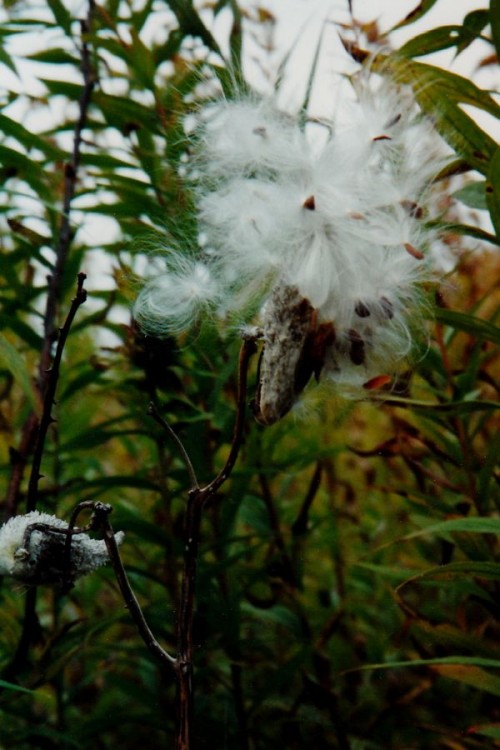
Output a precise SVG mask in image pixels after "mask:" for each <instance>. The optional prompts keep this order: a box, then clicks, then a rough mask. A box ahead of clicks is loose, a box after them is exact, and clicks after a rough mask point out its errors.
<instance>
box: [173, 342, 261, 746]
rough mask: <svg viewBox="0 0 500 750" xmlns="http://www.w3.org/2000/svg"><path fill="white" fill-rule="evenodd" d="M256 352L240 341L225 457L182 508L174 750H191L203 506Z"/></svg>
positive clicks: (236, 441) (237, 438)
mask: <svg viewBox="0 0 500 750" xmlns="http://www.w3.org/2000/svg"><path fill="white" fill-rule="evenodd" d="M255 351H256V345H255V341H254V340H252V339H247V340H244V342H243V344H242V346H241V350H240V357H239V370H238V397H237V411H236V421H235V426H234V431H233V438H232V442H231V448H230V450H229V455H228V458H227V460H226V463H225V464H224V466H223V468H222V469H221V471H220V472H219V473H218V474H217V476H216V477H215V479H213V480H212V481H211V482H210V484H208V485H207V486H206V487H195V488H193V489H192V490H191V492H190V493H189V497H188V503H187V507H186V516H185V525H184V534H185V552H184V568H183V572H182V588H181V600H180V605H179V617H178V620H177V668H176V674H177V696H178V708H177V711H178V714H177V735H176V744H175V748H176V750H189V749H190V747H191V735H192V723H193V704H194V689H193V653H194V644H193V617H194V605H195V593H196V578H197V566H198V548H199V544H200V528H201V517H202V510H203V506H204V505H205V503H206V502H207V500H209V499H210V498H211V497H213V496H214V495H215V494H216V492H217V491H218V490H219V489H220V487H221V486H222V485H223V484H224V482H226V481H227V479H228V478H229V476H230V474H231V471H232V470H233V467H234V465H235V463H236V459H237V458H238V454H239V451H240V448H241V445H242V442H243V430H244V425H245V407H246V398H247V374H248V364H249V361H250V357H251V356H252V354H253V353H254V352H255Z"/></svg>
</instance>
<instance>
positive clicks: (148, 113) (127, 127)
mask: <svg viewBox="0 0 500 750" xmlns="http://www.w3.org/2000/svg"><path fill="white" fill-rule="evenodd" d="M92 101H93V103H94V104H95V105H96V106H98V107H99V108H100V110H101V112H102V113H103V115H104V117H105V119H106V121H107V122H108V123H109V125H112V126H114V127H116V128H118V129H119V130H121V131H122V132H124V133H130V132H131V131H132V130H137V129H138V128H146V129H147V130H148V131H150V132H151V133H157V134H158V135H163V130H162V128H161V123H160V121H159V119H158V117H157V115H156V112H155V111H154V110H152V109H151V108H150V107H146V106H144V105H143V104H139V103H138V102H136V101H134V100H133V99H130V98H128V97H126V96H111V95H110V94H105V93H104V92H102V91H97V92H96V93H95V94H94V96H93V97H92Z"/></svg>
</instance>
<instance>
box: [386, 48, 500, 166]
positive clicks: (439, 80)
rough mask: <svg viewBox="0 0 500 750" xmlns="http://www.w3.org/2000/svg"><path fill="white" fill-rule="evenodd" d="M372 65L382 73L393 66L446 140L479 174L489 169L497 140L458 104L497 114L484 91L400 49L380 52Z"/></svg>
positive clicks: (396, 73)
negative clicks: (402, 53)
mask: <svg viewBox="0 0 500 750" xmlns="http://www.w3.org/2000/svg"><path fill="white" fill-rule="evenodd" d="M374 67H375V68H377V69H378V70H380V72H381V73H383V72H384V70H387V69H389V70H392V72H393V74H394V76H395V78H396V80H397V81H398V82H401V83H406V84H408V85H409V86H412V88H413V90H414V94H415V98H416V99H417V101H418V103H419V104H420V106H421V107H422V109H423V110H424V112H426V113H428V114H429V115H430V116H431V117H432V119H433V120H434V122H435V123H436V127H437V129H438V130H439V132H440V133H441V135H442V136H443V137H444V138H445V139H446V140H447V141H448V143H449V144H450V145H451V146H452V147H453V148H454V149H455V150H456V151H457V153H458V154H459V155H461V156H462V157H463V158H464V159H465V160H466V161H467V163H468V164H469V165H470V166H471V167H473V168H474V169H477V170H478V171H479V172H481V173H482V174H485V173H486V172H487V171H488V168H489V163H490V160H491V159H492V158H493V155H494V153H495V151H496V149H497V144H496V142H495V141H494V140H493V138H491V137H490V136H489V135H488V134H487V133H485V132H484V131H483V130H481V128H480V127H479V125H478V124H477V123H476V122H475V121H474V120H473V119H472V118H471V117H470V116H469V115H467V114H466V113H465V112H464V111H463V110H462V109H461V108H460V106H459V104H469V105H471V106H472V107H477V108H478V109H482V110H484V111H485V112H488V113H489V114H491V115H492V116H493V117H497V118H498V117H500V106H499V105H498V104H497V103H496V101H495V100H494V99H493V97H492V96H490V94H489V93H488V92H487V91H482V90H481V89H480V88H478V87H477V86H476V85H475V84H473V83H472V81H469V80H467V79H466V78H463V77H462V76H458V75H456V74H455V73H451V72H450V71H446V70H443V69H441V68H436V67H434V66H433V65H426V64H425V63H420V62H416V61H414V60H412V59H409V58H408V57H404V56H401V55H400V54H399V52H397V53H393V54H391V55H390V56H386V57H384V56H380V57H379V58H377V60H376V61H375V62H374Z"/></svg>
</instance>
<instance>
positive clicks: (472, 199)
mask: <svg viewBox="0 0 500 750" xmlns="http://www.w3.org/2000/svg"><path fill="white" fill-rule="evenodd" d="M485 189H486V180H478V181H477V182H471V183H470V184H469V185H465V187H463V188H460V190H456V191H455V192H454V193H453V197H454V198H456V200H459V201H460V202H461V203H464V204H465V205H466V206H469V207H470V208H476V209H480V210H483V211H487V210H488V204H487V203H486V193H485Z"/></svg>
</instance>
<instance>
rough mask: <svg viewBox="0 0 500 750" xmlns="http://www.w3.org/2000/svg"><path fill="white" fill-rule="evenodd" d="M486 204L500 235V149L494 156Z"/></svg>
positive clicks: (488, 178) (488, 181)
mask: <svg viewBox="0 0 500 750" xmlns="http://www.w3.org/2000/svg"><path fill="white" fill-rule="evenodd" d="M486 203H487V205H488V208H489V211H490V216H491V221H492V223H493V226H494V227H495V231H496V233H497V234H498V235H500V147H499V148H497V150H496V152H495V155H494V156H493V158H492V160H491V163H490V168H489V170H488V176H487V179H486Z"/></svg>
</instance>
